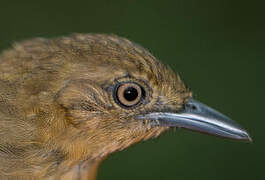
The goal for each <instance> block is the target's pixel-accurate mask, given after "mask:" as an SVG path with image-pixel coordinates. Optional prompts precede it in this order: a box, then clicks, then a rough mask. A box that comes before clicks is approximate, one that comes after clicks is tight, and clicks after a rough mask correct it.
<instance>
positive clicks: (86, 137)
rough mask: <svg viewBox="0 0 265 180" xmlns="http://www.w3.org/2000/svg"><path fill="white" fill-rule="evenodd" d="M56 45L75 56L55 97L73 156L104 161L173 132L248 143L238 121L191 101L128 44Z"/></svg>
mask: <svg viewBox="0 0 265 180" xmlns="http://www.w3.org/2000/svg"><path fill="white" fill-rule="evenodd" d="M56 43H57V44H60V48H62V47H67V48H64V49H67V51H70V52H68V53H71V54H72V55H71V56H70V57H71V58H70V60H68V61H67V64H68V63H69V64H68V65H67V66H68V67H69V68H70V70H67V71H66V72H67V74H68V77H67V78H66V80H64V81H61V82H63V83H62V85H61V87H60V88H59V90H58V92H57V94H56V102H57V103H58V104H59V105H60V106H62V107H63V108H64V110H65V113H66V114H65V117H66V118H67V120H68V122H69V124H70V125H71V126H72V127H74V131H73V128H72V129H71V131H70V132H71V133H69V132H67V133H66V134H69V135H70V136H71V137H67V140H68V143H64V148H65V149H66V151H67V152H69V153H74V155H76V154H84V155H89V156H90V157H91V158H102V157H104V156H106V155H107V154H109V153H111V152H114V151H117V150H122V149H124V148H126V147H128V146H130V145H131V144H134V143H136V142H139V141H141V140H146V139H149V138H151V137H156V136H158V135H159V134H160V133H161V132H163V131H165V130H167V129H169V128H170V127H180V128H186V129H190V130H194V131H199V132H204V133H208V134H212V135H216V136H222V137H226V138H232V139H239V140H249V139H250V137H249V136H248V134H247V133H246V131H245V130H243V129H242V128H241V127H240V126H239V125H237V124H236V123H235V122H234V121H232V120H230V119H229V118H228V117H226V116H224V115H222V114H221V113H219V112H217V111H215V110H213V109H211V108H209V107H208V106H206V105H204V104H202V103H200V102H198V101H196V100H194V99H192V93H191V91H190V90H189V89H188V88H187V87H186V86H185V84H184V83H183V81H182V80H181V78H180V76H179V75H177V74H176V73H175V72H174V71H172V70H171V69H170V68H169V67H168V66H165V65H163V64H162V63H161V62H159V61H158V60H157V59H156V58H155V57H154V56H152V55H151V54H150V53H149V52H148V51H147V50H145V49H144V48H142V47H141V46H139V45H137V44H135V43H132V42H130V41H128V40H127V39H124V38H120V37H117V36H113V35H86V36H84V35H74V36H72V37H70V38H62V39H59V40H57V41H56ZM69 47H71V48H69ZM68 58H69V56H68ZM69 75H70V76H69ZM72 131H73V132H72ZM69 140H70V141H69ZM63 142H64V141H63ZM77 152H78V153H77ZM80 152H82V153H80Z"/></svg>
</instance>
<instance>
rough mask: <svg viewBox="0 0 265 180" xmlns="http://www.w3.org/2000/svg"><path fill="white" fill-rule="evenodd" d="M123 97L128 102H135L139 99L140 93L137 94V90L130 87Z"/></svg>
mask: <svg viewBox="0 0 265 180" xmlns="http://www.w3.org/2000/svg"><path fill="white" fill-rule="evenodd" d="M123 95H124V98H125V99H126V100H127V101H133V100H135V99H136V98H137V97H138V92H137V89H135V88H133V87H129V88H127V89H125V91H124V93H123Z"/></svg>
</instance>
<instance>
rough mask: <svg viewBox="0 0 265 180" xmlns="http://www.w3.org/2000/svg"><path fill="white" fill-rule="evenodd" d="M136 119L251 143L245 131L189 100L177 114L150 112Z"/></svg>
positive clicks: (222, 116)
mask: <svg viewBox="0 0 265 180" xmlns="http://www.w3.org/2000/svg"><path fill="white" fill-rule="evenodd" d="M138 119H147V120H151V121H155V122H156V124H157V125H159V126H167V127H179V128H185V129H189V130H193V131H198V132H202V133H206V134H210V135H215V136H220V137H225V138H229V139H235V140H242V141H252V139H251V137H250V136H249V134H248V133H247V131H246V130H244V129H243V128H241V127H240V125H238V124H237V123H236V122H235V121H233V120H231V119H230V118H228V117H227V116H225V115H223V114H221V113H219V112H217V111H216V110H214V109H212V108H210V107H208V106H207V105H205V104H202V103H200V102H198V101H196V100H194V99H190V100H189V101H188V103H187V104H186V105H185V106H184V108H183V110H181V111H180V112H178V113H171V112H152V113H149V114H145V115H140V116H138Z"/></svg>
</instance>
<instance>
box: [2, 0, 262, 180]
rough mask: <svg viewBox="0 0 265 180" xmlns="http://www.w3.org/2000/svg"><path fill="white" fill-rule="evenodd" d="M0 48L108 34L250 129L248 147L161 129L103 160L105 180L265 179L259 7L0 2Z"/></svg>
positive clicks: (193, 2)
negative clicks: (148, 55)
mask: <svg viewBox="0 0 265 180" xmlns="http://www.w3.org/2000/svg"><path fill="white" fill-rule="evenodd" d="M0 22H1V24H0V49H1V50H2V49H4V48H7V47H10V44H12V43H13V42H15V41H20V40H23V39H27V38H31V37H37V36H38V37H55V36H61V35H68V34H70V33H72V32H81V33H87V32H101V33H115V34H118V35H121V36H125V37H127V38H129V39H130V40H133V41H135V42H137V43H139V44H141V45H143V46H144V47H146V48H148V49H149V50H150V51H151V52H152V53H153V54H154V55H155V56H157V57H158V58H159V59H160V60H161V61H163V62H164V63H166V64H169V65H170V66H171V67H172V68H173V69H174V70H175V71H177V72H179V73H180V74H181V75H182V78H183V79H184V80H185V82H186V83H187V84H188V86H189V87H190V88H191V89H192V90H193V92H194V95H195V97H196V98H197V99H199V100H201V101H203V102H205V103H207V104H209V105H211V106H213V107H215V108H216V109H218V110H220V111H222V112H223V113H225V114H227V115H229V116H230V117H232V118H233V119H234V120H236V121H238V122H239V123H240V124H242V126H243V127H245V128H246V129H248V130H249V132H250V134H251V135H252V137H253V139H254V143H252V144H249V143H242V142H234V141H230V140H224V139H220V138H216V137H210V136H206V135H201V134H197V133H192V132H187V131H184V130H177V131H175V132H174V131H173V130H172V131H169V132H167V133H165V134H163V135H162V136H160V138H158V139H154V140H149V141H147V142H143V143H140V144H137V145H134V146H133V147H130V148H128V149H127V150H125V151H123V152H118V153H114V154H113V155H111V156H110V157H109V158H108V159H107V160H106V161H105V162H104V163H103V164H102V165H101V166H100V169H99V176H98V179H99V180H103V179H108V180H110V179H126V180H130V179H132V180H135V179H153V180H158V179H180V180H198V179H203V180H207V179H209V180H212V179H214V180H218V179H220V180H223V179H225V180H230V179H231V180H235V179H240V180H244V179H246V180H250V179H251V180H252V179H253V180H263V179H265V174H264V173H265V166H264V161H265V158H264V157H265V155H264V154H265V140H264V138H265V133H264V132H265V130H264V129H265V118H264V112H265V110H264V108H265V106H264V103H265V95H264V93H265V92H264V91H265V84H264V78H265V72H264V65H265V63H264V62H265V1H256V0H253V1H243V0H242V1H231V0H214V1H213V0H175V1H173V0H171V1H170V0H160V1H154V0H151V1H144V0H141V1H135V0H128V1H126V0H120V1H110V0H109V1H107V0H106V1H99V0H95V1H90V0H87V1H66V0H65V1H55V0H53V1H48V0H46V1H36V0H35V1H31V2H30V1H17V2H16V3H11V2H5V1H4V0H1V2H0Z"/></svg>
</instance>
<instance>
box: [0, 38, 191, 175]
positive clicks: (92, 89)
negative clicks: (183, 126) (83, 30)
mask: <svg viewBox="0 0 265 180" xmlns="http://www.w3.org/2000/svg"><path fill="white" fill-rule="evenodd" d="M117 84H118V86H117ZM124 84H127V85H128V84H129V86H130V84H132V86H133V87H135V89H136V90H137V94H138V95H139V94H141V98H140V99H139V100H135V101H137V102H136V103H135V104H134V101H130V102H127V100H126V99H124V97H119V93H120V92H118V91H121V94H122V93H123V94H124V92H123V89H124V88H125V89H126V86H125V87H123V88H120V87H122V85H124ZM117 88H118V89H117ZM137 88H138V89H137ZM135 89H133V90H132V91H130V92H128V91H126V93H132V92H134V91H135ZM127 90H128V89H127ZM116 91H117V93H118V94H116ZM114 92H115V93H114ZM134 93H135V92H134ZM123 94H122V95H121V96H123ZM116 96H118V99H117V97H116ZM190 97H191V93H190V92H189V90H188V89H187V88H186V87H185V85H184V84H183V82H182V81H181V80H180V78H179V76H178V75H176V74H175V73H174V72H173V71H172V70H171V69H170V68H168V67H166V66H164V65H162V64H161V63H160V62H159V61H158V60H156V58H155V57H154V56H152V55H151V54H150V53H149V52H148V51H147V50H145V49H144V48H142V47H141V46H139V45H137V44H134V43H132V42H130V41H129V40H127V39H124V38H120V37H117V36H115V35H100V34H83V35H81V34H75V35H71V36H69V37H61V38H56V39H41V38H39V39H33V40H29V41H25V42H22V43H18V44H15V45H14V46H13V48H12V49H10V50H6V51H4V52H3V53H2V54H1V55H0V135H1V136H0V179H17V178H19V179H78V178H79V179H94V177H95V174H96V169H97V166H98V165H99V163H100V162H101V161H102V160H103V159H104V158H105V157H106V156H107V155H109V154H110V153H112V152H114V151H119V150H122V149H124V148H126V147H128V146H130V145H132V144H134V143H136V142H139V141H141V140H146V139H149V138H151V137H156V136H158V135H159V134H160V133H161V132H163V131H165V130H166V129H168V126H158V125H156V124H155V123H156V121H152V120H148V119H146V120H138V119H136V116H137V115H139V114H145V113H147V112H154V111H156V112H163V111H168V110H173V111H174V112H177V111H179V110H180V109H181V108H182V107H183V105H184V104H185V103H186V102H187V101H188V99H189V98H190ZM122 98H123V99H122ZM127 103H131V104H133V105H131V104H127Z"/></svg>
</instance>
